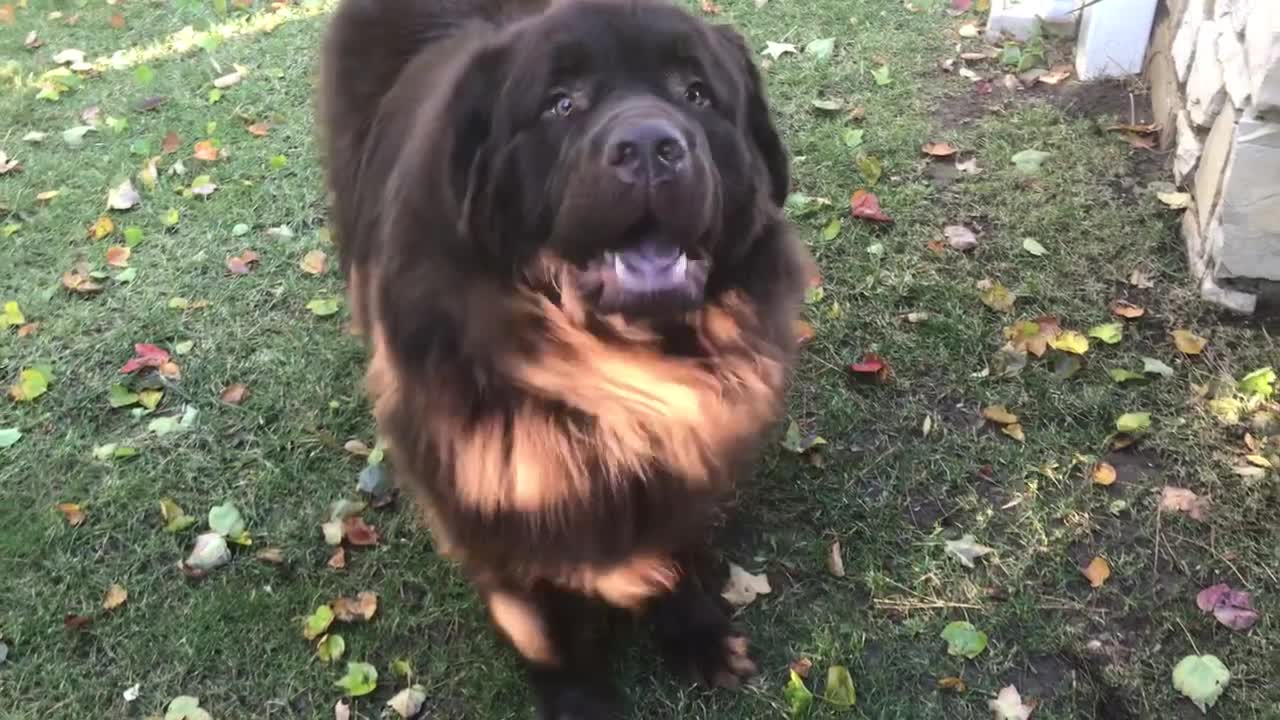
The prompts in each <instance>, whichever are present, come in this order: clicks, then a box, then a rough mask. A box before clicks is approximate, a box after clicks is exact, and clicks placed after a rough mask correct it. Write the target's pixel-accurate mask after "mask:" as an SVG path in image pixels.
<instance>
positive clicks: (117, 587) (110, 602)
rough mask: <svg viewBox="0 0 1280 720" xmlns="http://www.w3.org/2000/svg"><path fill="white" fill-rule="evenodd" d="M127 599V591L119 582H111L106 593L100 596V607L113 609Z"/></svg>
mask: <svg viewBox="0 0 1280 720" xmlns="http://www.w3.org/2000/svg"><path fill="white" fill-rule="evenodd" d="M128 599H129V591H128V590H125V589H124V586H123V585H121V584H120V583H112V584H111V587H109V588H107V594H106V595H105V596H104V597H103V598H102V609H103V610H115V609H116V608H118V607H120V606H121V605H123V604H124V602H125V600H128Z"/></svg>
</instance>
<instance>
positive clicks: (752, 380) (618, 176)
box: [320, 0, 810, 718]
mask: <svg viewBox="0 0 1280 720" xmlns="http://www.w3.org/2000/svg"><path fill="white" fill-rule="evenodd" d="M320 107H321V119H322V123H323V127H324V131H325V151H326V161H327V164H328V171H329V184H330V190H331V192H332V194H333V199H334V210H335V212H336V216H337V217H336V221H337V238H338V242H339V245H340V248H341V254H342V267H343V271H344V273H345V274H346V278H347V282H348V291H349V296H350V301H351V307H352V309H353V314H354V321H355V323H356V324H357V325H358V326H359V327H360V328H362V329H363V331H364V332H365V334H366V335H367V337H368V338H369V343H370V350H371V355H372V356H371V359H370V363H369V369H368V378H367V380H368V390H369V392H370V394H371V396H372V398H373V404H374V413H375V416H376V418H377V421H378V424H379V427H380V428H381V431H382V432H383V433H384V434H385V435H387V436H388V438H389V440H390V444H391V448H392V453H393V455H394V460H395V463H396V465H397V475H398V477H399V481H400V482H401V484H403V485H404V486H405V487H407V488H409V489H411V490H412V491H414V493H415V494H416V496H417V497H418V499H419V500H420V501H421V504H422V507H423V508H424V510H425V511H426V514H427V516H428V519H429V522H430V524H431V526H432V529H433V535H434V537H435V539H436V544H437V547H438V548H439V550H440V551H441V552H442V553H444V554H446V555H448V556H450V557H452V558H454V559H456V560H457V561H458V562H459V563H460V564H461V566H462V568H463V569H464V570H465V571H466V573H467V574H468V577H469V578H470V579H471V581H472V582H473V583H474V585H475V587H476V588H477V590H478V591H479V592H480V594H481V595H482V596H483V597H484V599H485V601H486V602H487V604H488V606H489V609H490V612H491V615H492V617H493V620H494V622H495V624H496V625H497V626H498V627H499V628H500V629H501V630H502V632H503V633H504V635H505V636H506V637H507V638H508V639H509V641H510V642H511V644H512V645H513V646H514V648H515V649H516V651H517V652H518V653H519V654H520V655H521V656H522V657H523V658H524V660H525V662H526V664H527V666H528V668H529V671H530V677H531V679H532V681H533V683H534V686H535V689H536V691H537V693H538V697H539V703H540V707H541V709H542V713H543V716H544V717H549V718H596V717H606V716H612V713H613V712H614V711H615V708H616V700H615V698H614V693H613V692H612V690H611V686H610V683H609V682H608V678H607V677H606V668H607V657H606V656H605V655H604V653H605V651H606V648H605V647H604V643H602V642H598V640H599V638H598V637H596V635H595V634H593V632H592V629H591V627H590V623H589V622H588V620H589V618H591V617H592V613H591V611H592V610H593V609H595V608H597V607H600V606H608V607H612V608H622V609H625V610H630V611H634V612H636V613H643V614H647V615H648V616H649V617H651V618H652V619H653V620H654V623H655V626H656V630H657V633H658V640H659V643H660V645H661V646H662V648H663V649H664V651H665V652H666V653H667V655H668V656H669V658H670V659H671V660H673V661H674V662H675V663H676V664H677V666H678V668H679V669H681V670H689V671H693V672H694V673H695V675H696V677H698V678H700V679H701V680H703V681H705V682H707V683H708V684H712V685H734V684H736V683H737V682H738V680H739V679H740V678H742V677H745V676H747V675H749V674H750V673H751V672H752V671H753V670H754V665H753V664H752V662H751V661H750V659H749V658H748V657H747V653H746V640H745V638H743V637H741V636H737V635H735V634H734V633H733V631H732V629H731V627H730V624H729V622H728V620H727V617H726V615H725V614H724V612H723V610H722V608H721V605H720V603H719V597H718V595H717V593H716V592H715V588H704V587H703V585H702V584H701V583H700V581H699V579H698V575H697V573H695V572H694V565H695V559H696V558H698V557H699V556H700V551H701V550H702V549H703V548H705V547H706V542H707V539H708V531H709V529H710V528H711V527H712V525H713V524H714V523H715V522H716V520H717V513H718V511H719V508H720V506H721V505H722V503H723V502H724V500H725V499H726V498H727V496H728V495H729V494H730V493H731V491H732V489H733V485H734V482H735V480H737V479H739V478H742V477H744V476H747V475H749V473H750V471H751V466H752V463H753V460H754V458H755V455H756V453H757V451H758V446H759V444H760V441H761V438H762V436H763V434H764V433H766V432H767V431H768V430H769V429H770V428H771V426H772V425H773V424H774V423H775V421H776V419H777V416H778V414H779V412H780V410H781V403H782V400H783V394H784V391H785V386H786V383H787V381H788V379H789V374H790V365H791V362H792V355H793V349H794V347H793V346H794V341H793V327H794V322H795V319H796V318H797V316H798V312H799V307H800V305H801V302H800V301H801V296H802V293H803V286H804V281H805V274H806V272H807V270H808V263H809V262H810V260H809V257H808V254H807V251H806V250H805V249H804V247H803V245H802V244H801V243H799V242H798V241H797V240H796V239H795V238H794V237H793V236H792V235H791V233H790V232H789V230H788V228H787V225H786V223H785V222H784V220H783V218H782V214H781V205H782V202H783V200H784V198H785V197H786V194H787V192H788V187H789V177H788V163H787V157H786V153H785V150H784V148H783V146H782V143H781V142H780V141H779V139H778V135H777V133H776V131H775V129H774V126H773V123H772V121H771V119H770V115H769V111H768V109H767V106H766V103H765V100H764V96H763V93H762V89H761V83H760V77H759V75H758V73H757V72H756V70H755V67H754V65H753V64H752V59H751V55H750V53H749V52H748V51H747V49H746V46H745V44H744V42H743V41H742V39H741V38H740V37H739V36H738V35H737V34H736V33H735V32H734V31H733V30H731V29H729V28H727V27H724V26H711V25H708V24H706V23H705V22H703V21H701V20H699V19H697V18H694V17H693V16H691V15H689V14H688V13H686V12H684V11H682V10H680V9H678V8H676V7H674V6H671V5H668V4H664V3H661V2H653V1H651V0H566V1H564V2H555V3H546V2H541V1H540V0H345V2H344V3H343V4H342V5H341V7H340V9H339V10H338V12H337V14H336V16H335V17H334V19H333V21H332V25H331V28H330V31H329V34H328V37H327V41H326V45H325V51H324V64H323V74H322V90H321V96H320Z"/></svg>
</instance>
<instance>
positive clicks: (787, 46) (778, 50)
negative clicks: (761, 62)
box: [760, 40, 799, 60]
mask: <svg viewBox="0 0 1280 720" xmlns="http://www.w3.org/2000/svg"><path fill="white" fill-rule="evenodd" d="M787 53H794V54H799V51H798V50H797V49H796V46H795V45H792V44H791V43H779V42H773V41H772V40H766V41H765V48H764V50H763V51H762V52H761V53H760V54H761V55H768V56H769V57H770V58H773V59H774V60H777V59H778V58H780V57H782V56H783V55H786V54H787Z"/></svg>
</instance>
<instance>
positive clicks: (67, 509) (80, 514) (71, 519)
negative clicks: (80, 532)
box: [58, 503, 85, 527]
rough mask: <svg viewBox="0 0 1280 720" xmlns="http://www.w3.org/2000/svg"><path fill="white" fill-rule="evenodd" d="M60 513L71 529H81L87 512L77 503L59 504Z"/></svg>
mask: <svg viewBox="0 0 1280 720" xmlns="http://www.w3.org/2000/svg"><path fill="white" fill-rule="evenodd" d="M58 512H60V513H62V515H63V517H65V518H66V519H67V524H68V525H70V526H71V527H80V525H81V524H83V523H84V519H85V512H84V510H83V509H81V507H80V506H79V505H78V504H76V503H58Z"/></svg>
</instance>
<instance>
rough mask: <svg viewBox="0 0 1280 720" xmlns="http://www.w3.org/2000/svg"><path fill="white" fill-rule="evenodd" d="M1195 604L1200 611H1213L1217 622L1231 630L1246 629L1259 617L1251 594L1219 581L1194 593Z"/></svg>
mask: <svg viewBox="0 0 1280 720" xmlns="http://www.w3.org/2000/svg"><path fill="white" fill-rule="evenodd" d="M1196 606H1197V607H1199V608H1200V610H1201V611H1203V612H1206V613H1213V617H1214V618H1215V619H1217V621H1218V622H1220V623H1222V624H1223V625H1226V626H1227V627H1229V628H1231V629H1232V630H1248V629H1249V628H1251V627H1253V625H1254V623H1256V622H1258V618H1259V617H1260V615H1259V613H1258V611H1257V610H1255V609H1254V607H1253V596H1252V595H1251V594H1250V593H1247V592H1245V591H1243V590H1232V589H1231V586H1230V585H1227V584H1226V583H1220V584H1218V585H1212V586H1210V587H1207V588H1205V589H1203V590H1201V591H1200V592H1199V593H1198V594H1196Z"/></svg>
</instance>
